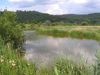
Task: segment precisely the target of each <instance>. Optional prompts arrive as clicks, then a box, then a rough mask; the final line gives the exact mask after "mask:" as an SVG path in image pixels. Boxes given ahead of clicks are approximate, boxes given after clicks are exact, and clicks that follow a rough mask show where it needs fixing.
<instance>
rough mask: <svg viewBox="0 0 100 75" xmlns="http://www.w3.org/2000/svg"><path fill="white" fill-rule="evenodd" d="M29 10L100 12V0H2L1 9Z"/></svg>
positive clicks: (45, 11) (70, 12)
mask: <svg viewBox="0 0 100 75" xmlns="http://www.w3.org/2000/svg"><path fill="white" fill-rule="evenodd" d="M5 8H7V10H9V11H16V10H23V11H24V10H27V11H39V12H42V13H48V14H52V15H62V14H89V13H98V12H100V0H0V11H3V10H4V9H5Z"/></svg>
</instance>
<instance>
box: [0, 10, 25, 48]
mask: <svg viewBox="0 0 100 75" xmlns="http://www.w3.org/2000/svg"><path fill="white" fill-rule="evenodd" d="M0 36H1V38H2V39H3V40H4V42H5V43H8V42H11V43H13V45H14V47H16V48H18V47H20V46H22V44H23V42H24V35H23V29H22V27H21V26H20V25H17V22H16V13H15V12H9V11H7V10H6V9H5V11H4V13H3V15H2V16H0Z"/></svg>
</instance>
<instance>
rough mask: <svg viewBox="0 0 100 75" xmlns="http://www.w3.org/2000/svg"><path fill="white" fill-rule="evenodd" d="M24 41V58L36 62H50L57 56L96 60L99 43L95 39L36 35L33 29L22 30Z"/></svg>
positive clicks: (90, 61) (89, 60)
mask: <svg viewBox="0 0 100 75" xmlns="http://www.w3.org/2000/svg"><path fill="white" fill-rule="evenodd" d="M24 33H25V37H26V42H25V45H24V48H25V50H26V51H25V56H24V57H25V59H26V60H27V61H33V62H36V63H37V64H42V63H43V64H44V63H45V64H50V63H52V60H54V59H55V58H59V57H67V58H69V59H70V58H72V59H74V60H79V59H80V58H84V60H87V61H88V62H89V63H93V62H95V60H96V57H95V55H96V50H98V49H99V47H100V45H99V43H100V42H98V41H96V40H87V39H82V40H80V39H73V38H71V37H66V38H57V37H56V38H55V37H52V36H43V35H37V34H36V33H35V31H24Z"/></svg>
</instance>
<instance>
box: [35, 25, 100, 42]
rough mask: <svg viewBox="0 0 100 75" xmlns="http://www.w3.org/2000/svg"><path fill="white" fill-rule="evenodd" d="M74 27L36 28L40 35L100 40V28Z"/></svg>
mask: <svg viewBox="0 0 100 75" xmlns="http://www.w3.org/2000/svg"><path fill="white" fill-rule="evenodd" d="M93 28H94V30H93V29H90V28H89V29H84V28H83V29H75V28H74V27H73V28H71V29H57V28H55V29H47V28H40V29H37V30H36V32H37V34H40V35H51V36H54V37H66V36H68V37H72V38H80V39H82V38H86V39H94V40H98V41H100V29H99V27H98V29H95V27H93Z"/></svg>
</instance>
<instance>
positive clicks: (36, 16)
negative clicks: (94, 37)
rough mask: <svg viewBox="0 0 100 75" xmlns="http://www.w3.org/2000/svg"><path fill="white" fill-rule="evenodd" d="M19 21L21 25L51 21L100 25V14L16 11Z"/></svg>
mask: <svg viewBox="0 0 100 75" xmlns="http://www.w3.org/2000/svg"><path fill="white" fill-rule="evenodd" d="M16 14H17V21H18V22H21V23H27V22H29V23H39V22H45V21H46V20H50V21H51V22H65V23H77V24H81V23H82V22H88V23H89V24H100V13H92V14H82V15H81V14H80V15H79V14H65V15H50V14H47V13H40V12H37V11H20V10H17V11H16Z"/></svg>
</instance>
